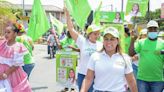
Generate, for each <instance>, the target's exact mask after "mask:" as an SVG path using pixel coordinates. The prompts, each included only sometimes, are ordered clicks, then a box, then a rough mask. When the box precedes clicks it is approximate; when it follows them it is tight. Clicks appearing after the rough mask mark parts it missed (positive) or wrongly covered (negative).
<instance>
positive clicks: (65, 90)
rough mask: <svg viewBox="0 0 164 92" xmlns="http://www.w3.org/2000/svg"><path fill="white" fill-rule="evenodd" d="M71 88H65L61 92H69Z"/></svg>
mask: <svg viewBox="0 0 164 92" xmlns="http://www.w3.org/2000/svg"><path fill="white" fill-rule="evenodd" d="M68 90H69V88H64V89H63V90H61V92H68Z"/></svg>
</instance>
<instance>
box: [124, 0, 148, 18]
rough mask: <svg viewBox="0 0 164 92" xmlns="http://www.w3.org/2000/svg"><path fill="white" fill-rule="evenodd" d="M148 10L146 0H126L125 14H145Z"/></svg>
mask: <svg viewBox="0 0 164 92" xmlns="http://www.w3.org/2000/svg"><path fill="white" fill-rule="evenodd" d="M147 10H148V0H128V1H127V5H126V14H125V15H126V16H132V17H133V16H139V17H140V16H145V15H146V12H147Z"/></svg>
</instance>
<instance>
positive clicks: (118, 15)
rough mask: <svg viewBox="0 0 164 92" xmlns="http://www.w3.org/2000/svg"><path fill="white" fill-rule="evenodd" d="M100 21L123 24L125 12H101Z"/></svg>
mask: <svg viewBox="0 0 164 92" xmlns="http://www.w3.org/2000/svg"><path fill="white" fill-rule="evenodd" d="M100 21H101V22H113V23H123V21H124V13H123V12H104V11H101V16H100Z"/></svg>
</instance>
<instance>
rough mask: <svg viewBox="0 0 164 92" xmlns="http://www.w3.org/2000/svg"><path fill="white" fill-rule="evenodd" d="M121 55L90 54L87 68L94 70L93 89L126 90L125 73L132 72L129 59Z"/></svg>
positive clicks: (115, 91) (112, 91) (121, 91)
mask: <svg viewBox="0 0 164 92" xmlns="http://www.w3.org/2000/svg"><path fill="white" fill-rule="evenodd" d="M123 56H124V59H125V60H124V59H123V57H122V56H121V55H120V54H119V53H116V54H114V55H112V56H111V57H109V55H107V54H106V53H105V51H103V52H96V53H94V54H92V56H91V58H90V60H89V63H88V69H90V70H93V71H94V72H95V78H94V85H93V87H94V90H101V91H111V92H123V91H126V84H127V82H126V79H125V74H129V73H131V72H133V70H132V65H131V59H130V57H129V56H128V55H126V54H123Z"/></svg>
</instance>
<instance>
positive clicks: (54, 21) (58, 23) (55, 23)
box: [49, 13, 64, 35]
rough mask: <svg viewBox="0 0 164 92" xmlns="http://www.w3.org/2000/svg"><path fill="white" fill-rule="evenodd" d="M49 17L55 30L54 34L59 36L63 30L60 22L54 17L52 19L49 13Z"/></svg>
mask: <svg viewBox="0 0 164 92" xmlns="http://www.w3.org/2000/svg"><path fill="white" fill-rule="evenodd" d="M49 15H50V21H51V23H52V25H53V26H55V27H56V28H57V29H56V32H57V33H58V34H59V35H60V34H61V33H62V31H63V28H64V25H63V23H62V22H60V21H59V20H57V19H56V18H55V17H53V16H52V14H51V13H49Z"/></svg>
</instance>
